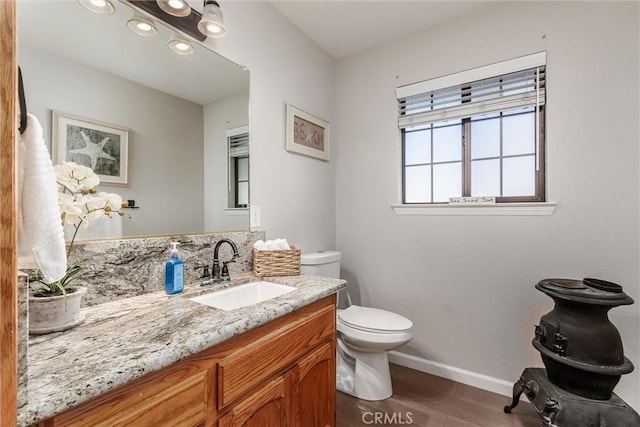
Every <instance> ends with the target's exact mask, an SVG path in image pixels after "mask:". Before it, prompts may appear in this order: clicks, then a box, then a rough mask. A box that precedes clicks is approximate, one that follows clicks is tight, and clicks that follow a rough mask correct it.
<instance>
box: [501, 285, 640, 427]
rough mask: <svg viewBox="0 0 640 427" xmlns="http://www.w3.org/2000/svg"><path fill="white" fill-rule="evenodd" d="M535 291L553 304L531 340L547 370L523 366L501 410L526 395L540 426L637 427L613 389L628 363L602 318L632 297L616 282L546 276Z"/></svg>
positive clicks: (634, 415) (638, 422) (627, 369)
mask: <svg viewBox="0 0 640 427" xmlns="http://www.w3.org/2000/svg"><path fill="white" fill-rule="evenodd" d="M536 289H538V290H539V291H541V292H544V293H545V294H547V295H549V296H550V297H551V298H552V299H553V301H554V303H555V306H554V308H553V310H551V311H550V312H549V313H547V314H545V315H544V316H542V318H541V319H540V324H539V325H537V326H536V329H535V338H534V339H533V346H534V347H535V348H536V350H538V351H539V352H540V355H541V356H542V362H543V363H544V366H545V368H546V369H540V368H537V369H535V368H527V369H525V370H524V372H523V373H522V375H521V376H520V379H519V380H518V381H517V382H516V383H515V384H514V386H513V401H512V402H511V405H509V406H505V408H504V411H505V412H507V413H510V412H511V410H512V409H513V408H515V407H516V405H517V404H518V402H519V400H520V396H521V395H522V393H525V394H526V396H527V398H528V399H529V401H530V402H531V403H532V404H533V406H534V407H535V408H536V410H537V411H538V414H539V415H540V417H541V419H542V423H541V427H639V426H640V415H638V413H637V412H635V411H634V410H633V409H632V408H631V407H629V406H628V405H627V404H626V403H625V402H624V401H623V400H622V399H620V398H619V397H618V396H617V395H616V394H615V393H613V389H614V388H615V386H616V384H618V381H620V377H621V376H622V375H623V374H628V373H629V372H631V371H633V364H632V363H631V362H630V361H629V359H627V358H626V357H625V356H624V353H623V349H622V339H621V338H620V334H619V333H618V329H617V328H616V327H615V326H614V325H613V324H612V323H611V322H610V321H609V318H608V316H607V313H608V312H609V310H611V309H612V308H614V307H617V306H619V305H628V304H633V299H631V298H630V297H629V296H628V295H626V294H625V293H624V292H623V291H622V287H621V286H620V285H617V284H615V283H611V282H607V281H604V280H599V279H583V280H582V281H580V280H569V279H545V280H542V281H540V282H538V284H536Z"/></svg>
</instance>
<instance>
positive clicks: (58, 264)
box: [19, 114, 67, 283]
mask: <svg viewBox="0 0 640 427" xmlns="http://www.w3.org/2000/svg"><path fill="white" fill-rule="evenodd" d="M21 143H22V145H23V148H24V160H23V162H22V163H23V171H22V193H21V203H20V215H19V216H21V218H22V219H21V221H20V225H21V226H22V230H21V231H22V236H23V237H24V239H25V240H26V243H27V244H28V246H29V247H30V248H31V252H32V253H33V257H34V258H35V260H36V262H37V264H38V266H39V267H40V270H41V271H42V275H43V276H44V280H45V281H46V282H47V283H52V282H55V281H58V280H60V279H61V278H62V277H63V276H64V274H65V272H66V270H67V254H66V249H65V242H64V231H63V228H62V221H61V220H60V207H59V206H58V185H57V184H56V175H55V172H54V170H53V164H52V163H51V157H50V156H49V152H48V150H47V146H46V145H45V142H44V138H43V133H42V126H40V122H38V119H37V118H36V117H35V116H33V115H31V114H28V115H27V128H26V130H25V131H24V133H23V134H22V136H21Z"/></svg>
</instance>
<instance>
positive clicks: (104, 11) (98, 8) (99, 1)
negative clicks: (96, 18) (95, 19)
mask: <svg viewBox="0 0 640 427" xmlns="http://www.w3.org/2000/svg"><path fill="white" fill-rule="evenodd" d="M78 3H80V5H81V6H82V7H84V8H85V9H88V10H90V11H91V12H93V13H97V14H99V15H111V14H112V13H113V12H115V11H116V8H115V7H114V6H113V3H111V0H78Z"/></svg>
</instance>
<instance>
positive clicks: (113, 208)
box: [98, 191, 122, 212]
mask: <svg viewBox="0 0 640 427" xmlns="http://www.w3.org/2000/svg"><path fill="white" fill-rule="evenodd" d="M98 197H101V198H102V199H104V200H105V202H106V204H107V206H109V209H108V211H109V212H118V211H119V210H120V209H121V208H122V197H120V196H119V195H117V194H115V193H105V192H104V191H101V192H100V193H98Z"/></svg>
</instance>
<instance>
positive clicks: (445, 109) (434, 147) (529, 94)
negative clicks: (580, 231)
mask: <svg viewBox="0 0 640 427" xmlns="http://www.w3.org/2000/svg"><path fill="white" fill-rule="evenodd" d="M545 65H546V55H545V53H544V52H543V53H539V54H535V55H530V56H527V57H522V58H517V59H515V60H512V61H506V62H503V63H499V64H492V65H490V66H487V67H482V68H477V69H474V70H469V71H465V72H462V73H458V74H454V75H450V76H445V77H440V78H437V79H433V80H427V81H424V82H419V83H415V84H413V85H408V86H403V87H400V88H398V90H397V95H398V103H399V108H400V113H399V118H398V125H399V127H400V129H401V135H402V189H403V191H402V203H403V204H424V203H447V202H449V198H451V197H463V196H464V197H483V196H485V197H495V198H496V202H541V201H545V185H544V117H545Z"/></svg>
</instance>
